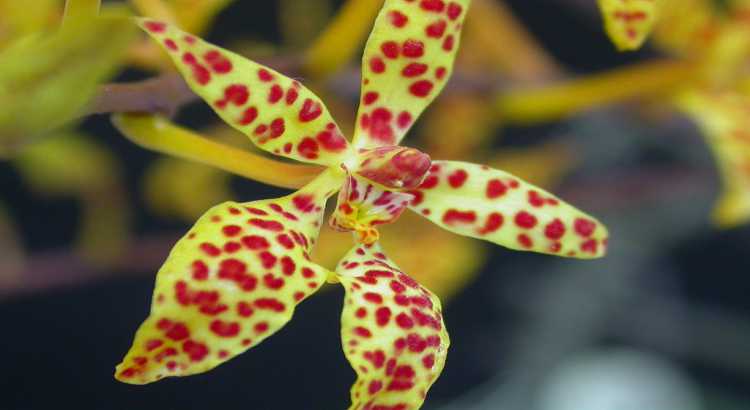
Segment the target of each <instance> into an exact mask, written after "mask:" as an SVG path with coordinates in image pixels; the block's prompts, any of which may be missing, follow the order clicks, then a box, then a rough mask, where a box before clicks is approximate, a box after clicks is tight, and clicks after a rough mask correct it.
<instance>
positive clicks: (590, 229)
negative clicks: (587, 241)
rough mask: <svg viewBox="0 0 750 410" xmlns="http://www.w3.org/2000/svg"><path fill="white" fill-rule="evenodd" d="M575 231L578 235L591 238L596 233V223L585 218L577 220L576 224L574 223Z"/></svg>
mask: <svg viewBox="0 0 750 410" xmlns="http://www.w3.org/2000/svg"><path fill="white" fill-rule="evenodd" d="M573 229H575V231H576V233H577V234H579V235H581V236H583V237H584V238H585V237H589V236H591V235H592V234H593V233H594V230H595V229H596V222H594V221H592V220H590V219H585V218H577V219H576V220H575V222H573Z"/></svg>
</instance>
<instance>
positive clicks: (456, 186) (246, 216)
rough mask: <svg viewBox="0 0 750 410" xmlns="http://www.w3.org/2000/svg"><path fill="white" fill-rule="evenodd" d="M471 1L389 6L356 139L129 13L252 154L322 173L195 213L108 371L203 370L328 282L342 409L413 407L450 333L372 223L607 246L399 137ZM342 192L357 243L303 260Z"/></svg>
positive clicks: (537, 247)
mask: <svg viewBox="0 0 750 410" xmlns="http://www.w3.org/2000/svg"><path fill="white" fill-rule="evenodd" d="M468 5H469V0H456V1H443V0H421V1H408V0H407V1H405V0H386V1H385V2H384V5H383V8H382V10H381V11H380V13H379V15H378V17H377V19H376V22H375V25H374V28H373V31H372V33H371V35H370V38H369V40H368V42H367V44H366V46H365V51H364V57H363V73H362V93H361V94H362V98H361V105H360V108H359V112H358V114H357V122H356V124H357V127H356V131H355V133H354V137H353V139H352V142H351V143H350V142H348V141H347V139H345V138H344V137H343V135H342V133H341V132H340V130H339V128H338V126H337V125H336V123H335V122H334V120H333V119H332V118H331V116H330V114H329V113H328V110H327V109H326V107H325V106H324V105H323V103H322V102H321V101H320V100H319V99H318V97H316V96H315V95H314V94H313V93H312V92H311V91H309V90H308V89H306V88H305V87H303V86H302V85H301V84H300V83H299V82H297V81H295V80H293V79H290V78H287V77H285V76H283V75H282V74H280V73H278V72H276V71H274V70H272V69H270V68H268V67H264V66H261V65H259V64H257V63H254V62H252V61H249V60H247V59H245V58H243V57H240V56H238V55H236V54H234V53H232V52H230V51H227V50H224V49H222V48H219V47H217V46H214V45H212V44H209V43H206V42H204V41H202V40H201V39H199V38H197V37H195V36H193V35H191V34H188V33H185V32H183V31H181V30H179V29H178V28H176V27H174V26H172V25H169V24H167V23H164V22H160V21H156V20H151V19H142V20H140V21H139V24H140V25H141V27H143V28H144V29H145V31H146V32H148V33H149V34H150V35H151V36H152V37H153V38H154V39H156V40H157V41H158V42H159V43H160V44H161V45H162V46H163V47H164V48H165V50H166V51H167V52H168V53H169V55H170V56H171V58H172V60H173V61H174V62H175V64H176V65H177V67H178V68H179V70H180V72H181V73H182V74H183V76H184V77H185V79H186V81H187V82H188V84H189V85H190V86H191V88H192V89H193V90H194V91H195V92H196V93H197V94H198V95H200V96H201V97H202V98H203V99H204V100H206V101H207V102H208V103H209V104H210V105H211V106H212V108H213V109H214V110H215V111H216V112H217V114H218V115H219V116H220V117H221V118H223V119H224V120H225V121H226V122H227V123H229V124H230V125H232V126H233V127H235V128H237V129H238V130H240V131H242V132H244V133H245V134H247V135H248V136H249V137H250V139H251V140H252V141H253V142H254V143H255V144H256V145H257V146H258V147H259V148H261V149H263V150H266V151H268V152H270V153H273V154H276V155H279V156H283V157H286V158H290V159H293V160H298V161H302V162H308V163H312V164H317V165H322V166H324V167H325V170H324V171H323V172H322V173H321V174H320V175H319V176H317V177H316V178H315V179H314V180H313V181H312V182H310V183H309V184H307V185H305V186H304V187H302V188H301V189H299V190H298V191H296V192H294V193H292V194H290V195H287V196H285V197H282V198H277V199H267V200H258V201H252V202H247V203H237V202H226V203H223V204H220V205H217V206H215V207H214V208H212V209H210V210H209V211H208V212H207V213H206V214H204V215H203V216H202V217H201V218H200V219H199V220H198V222H197V223H196V224H195V225H194V226H193V227H192V228H191V229H190V230H189V231H188V233H187V235H186V236H184V237H183V238H182V239H180V240H179V241H178V242H177V244H176V245H175V247H174V248H173V250H172V252H171V253H170V255H169V257H168V258H167V260H166V262H165V263H164V265H163V267H162V268H161V269H160V271H159V273H158V274H157V278H156V288H155V291H154V296H153V301H152V306H151V314H150V316H149V317H148V318H147V319H146V321H145V322H144V323H143V324H142V325H141V327H140V328H139V329H138V331H137V333H136V336H135V340H134V343H133V346H132V347H131V349H130V351H129V352H128V353H127V355H126V356H125V358H124V360H123V362H122V363H121V364H120V365H118V366H117V369H116V371H115V377H116V378H117V379H118V380H121V381H124V382H127V383H133V384H144V383H149V382H153V381H156V380H159V379H161V378H164V377H168V376H184V375H191V374H196V373H201V372H205V371H207V370H210V369H212V368H214V367H216V366H218V365H219V364H221V363H223V362H225V361H227V360H229V359H231V358H233V357H234V356H237V355H238V354H240V353H242V352H244V351H246V350H248V349H250V348H251V347H253V346H256V345H257V344H259V343H260V342H262V341H263V340H265V339H266V338H267V337H269V336H270V335H272V334H274V333H275V332H277V331H278V330H279V329H280V328H281V327H283V326H284V325H285V324H286V323H287V322H288V321H289V320H290V319H291V317H292V314H293V312H294V309H295V307H296V305H297V304H299V303H300V302H302V301H303V300H305V299H306V298H307V297H309V296H310V295H312V294H313V293H315V292H316V291H317V290H318V289H320V287H321V286H322V285H323V284H324V283H325V282H326V281H330V282H337V283H341V284H342V285H343V286H344V288H345V291H346V296H345V301H344V308H343V312H342V331H341V335H342V345H343V350H344V354H345V355H346V357H347V359H348V360H349V361H350V363H351V365H352V367H353V369H354V370H355V372H356V373H357V376H358V378H357V381H356V382H355V384H354V386H353V387H352V390H351V401H352V405H351V407H350V408H351V409H371V410H374V409H399V410H405V409H416V408H419V407H420V406H421V404H422V403H423V401H424V399H425V397H426V394H427V391H428V389H429V388H430V386H431V385H432V384H433V382H434V381H435V380H436V379H437V377H438V376H439V374H440V373H441V371H442V369H443V366H444V364H445V358H446V354H447V349H448V345H449V337H448V333H447V331H446V328H445V325H444V323H443V317H442V309H441V305H440V301H439V300H438V299H437V297H435V296H434V294H433V293H432V292H430V291H429V290H428V289H426V288H424V287H423V286H421V285H420V284H419V283H417V282H416V281H415V280H414V279H412V278H411V277H410V276H409V275H408V274H406V273H404V272H402V271H401V270H400V269H399V268H398V266H397V265H396V263H395V262H393V261H392V260H391V259H389V258H388V257H387V256H386V255H385V253H384V251H383V249H382V248H381V246H380V244H379V242H378V239H379V232H378V230H377V226H378V225H380V224H385V223H390V222H393V221H395V220H396V219H397V218H398V217H399V215H400V214H401V213H402V212H403V211H404V210H406V209H407V208H409V209H411V210H412V211H415V212H416V213H417V214H419V215H422V216H424V217H426V218H428V219H429V220H431V221H433V222H434V223H436V224H438V225H439V226H442V227H444V228H445V229H448V230H450V231H452V232H455V233H459V234H462V235H466V236H470V237H475V238H479V239H484V240H487V241H490V242H493V243H497V244H500V245H504V246H506V247H509V248H512V249H518V250H528V251H536V252H542V253H548V254H554V255H561V256H568V257H577V258H596V257H600V256H602V255H603V254H604V252H605V249H606V243H607V230H606V228H605V227H604V226H603V225H601V224H600V223H599V222H597V221H596V220H595V219H594V218H592V217H590V216H588V215H586V214H584V213H582V212H581V211H578V210H577V209H575V208H573V207H572V206H570V205H568V204H566V203H564V202H563V201H562V200H560V199H559V198H557V197H555V196H554V195H552V194H549V193H547V192H545V191H543V190H541V189H539V188H537V187H535V186H533V185H531V184H528V183H526V182H524V181H521V180H520V179H518V178H516V177H514V176H512V175H510V174H507V173H505V172H503V171H500V170H495V169H491V168H489V167H486V166H482V165H474V164H470V163H465V162H455V161H433V160H431V158H430V157H429V156H428V155H427V154H425V153H422V152H420V151H418V150H416V149H413V148H407V147H402V146H399V145H398V144H399V142H400V141H401V140H402V139H403V137H404V136H405V134H406V132H407V131H408V130H409V128H410V127H411V126H412V124H413V123H414V121H415V120H416V118H417V117H418V116H419V115H420V114H421V112H422V111H423V110H424V109H425V108H426V107H427V105H428V104H429V103H430V102H431V101H432V100H433V99H434V98H435V97H436V96H437V95H438V93H439V92H440V90H441V89H442V88H443V86H444V85H445V83H446V81H447V80H448V78H449V76H450V73H451V70H452V63H453V60H454V58H455V54H456V51H457V48H458V43H459V37H460V32H461V27H462V24H463V19H464V16H465V13H466V9H467V7H468ZM337 191H339V194H338V204H337V205H336V207H335V211H334V213H333V215H332V217H331V219H330V225H331V226H332V227H333V228H334V229H337V230H341V231H348V232H352V233H353V237H354V239H355V242H356V243H355V245H354V247H353V248H352V249H351V250H350V251H349V253H348V254H347V255H346V256H345V257H344V258H343V259H342V260H341V261H340V263H339V264H338V266H337V268H336V270H335V272H330V271H328V270H327V269H325V268H323V267H322V266H319V265H317V264H315V263H313V262H312V261H311V259H310V256H309V254H310V251H311V249H312V247H313V245H314V244H315V243H316V240H317V236H318V232H319V229H320V227H321V225H322V219H323V212H324V208H325V203H326V201H327V199H328V198H329V197H331V196H332V195H334V194H335V193H336V192H337Z"/></svg>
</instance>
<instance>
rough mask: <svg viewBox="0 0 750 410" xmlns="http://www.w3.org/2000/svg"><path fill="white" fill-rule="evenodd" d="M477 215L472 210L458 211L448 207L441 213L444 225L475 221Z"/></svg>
mask: <svg viewBox="0 0 750 410" xmlns="http://www.w3.org/2000/svg"><path fill="white" fill-rule="evenodd" d="M476 219H477V216H476V214H475V213H474V211H459V210H456V209H449V210H447V211H445V214H443V223H445V224H446V225H455V224H467V223H473V222H474V221H476Z"/></svg>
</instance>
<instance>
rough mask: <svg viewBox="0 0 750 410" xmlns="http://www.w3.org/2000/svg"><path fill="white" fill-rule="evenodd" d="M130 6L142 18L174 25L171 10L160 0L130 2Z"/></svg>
mask: <svg viewBox="0 0 750 410" xmlns="http://www.w3.org/2000/svg"><path fill="white" fill-rule="evenodd" d="M130 4H132V5H133V7H135V9H136V10H137V11H138V13H139V14H140V15H142V16H147V17H151V18H154V19H157V20H163V21H167V22H170V23H176V22H177V18H175V15H174V13H172V10H170V8H169V7H168V6H167V5H166V4H164V2H163V1H162V0H130Z"/></svg>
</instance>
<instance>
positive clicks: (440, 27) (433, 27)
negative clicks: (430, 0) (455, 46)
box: [425, 20, 448, 38]
mask: <svg viewBox="0 0 750 410" xmlns="http://www.w3.org/2000/svg"><path fill="white" fill-rule="evenodd" d="M447 26H448V23H446V22H445V20H438V21H436V22H434V23H432V24H430V25H429V26H427V27H426V28H425V34H427V37H432V38H440V37H443V34H445V28H446V27H447Z"/></svg>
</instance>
